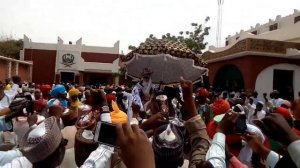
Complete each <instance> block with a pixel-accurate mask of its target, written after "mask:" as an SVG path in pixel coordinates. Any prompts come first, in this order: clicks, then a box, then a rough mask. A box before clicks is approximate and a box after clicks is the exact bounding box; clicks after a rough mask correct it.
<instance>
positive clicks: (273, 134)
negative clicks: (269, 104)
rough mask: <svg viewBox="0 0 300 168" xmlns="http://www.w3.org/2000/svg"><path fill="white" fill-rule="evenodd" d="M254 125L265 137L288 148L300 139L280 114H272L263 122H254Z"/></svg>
mask: <svg viewBox="0 0 300 168" xmlns="http://www.w3.org/2000/svg"><path fill="white" fill-rule="evenodd" d="M253 123H254V124H255V125H257V126H258V127H259V128H260V129H261V130H262V131H263V133H264V134H265V135H267V136H268V137H270V138H272V139H274V140H276V141H278V142H280V143H282V144H284V145H287V146H288V145H289V144H290V143H292V142H294V141H296V140H299V139H300V137H299V136H298V135H296V134H295V133H294V132H293V131H292V129H291V127H290V126H289V124H288V123H287V121H286V120H285V119H284V118H283V117H282V116H281V115H280V114H275V113H271V114H270V115H268V116H266V117H265V118H264V119H262V120H254V121H253Z"/></svg>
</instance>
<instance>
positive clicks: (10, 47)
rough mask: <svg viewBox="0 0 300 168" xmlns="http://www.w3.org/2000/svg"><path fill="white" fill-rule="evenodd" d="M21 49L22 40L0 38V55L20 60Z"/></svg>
mask: <svg viewBox="0 0 300 168" xmlns="http://www.w3.org/2000/svg"><path fill="white" fill-rule="evenodd" d="M22 49H23V40H22V39H19V40H16V39H14V38H12V37H9V38H4V37H3V36H2V37H0V55H1V56H5V57H9V58H14V59H19V58H20V55H19V54H20V50H22Z"/></svg>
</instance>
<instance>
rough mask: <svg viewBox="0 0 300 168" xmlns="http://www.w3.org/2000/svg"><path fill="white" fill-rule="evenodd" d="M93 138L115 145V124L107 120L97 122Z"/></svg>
mask: <svg viewBox="0 0 300 168" xmlns="http://www.w3.org/2000/svg"><path fill="white" fill-rule="evenodd" d="M94 140H95V141H98V142H99V143H102V144H105V145H108V146H113V147H117V132H116V126H115V125H113V124H111V123H107V122H99V123H98V125H97V130H96V134H95V139H94Z"/></svg>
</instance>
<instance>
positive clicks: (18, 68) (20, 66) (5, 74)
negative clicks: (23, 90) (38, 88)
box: [0, 56, 32, 82]
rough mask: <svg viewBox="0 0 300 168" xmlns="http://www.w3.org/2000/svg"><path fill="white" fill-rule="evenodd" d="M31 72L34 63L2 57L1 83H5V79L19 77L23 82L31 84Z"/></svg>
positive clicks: (0, 61)
mask: <svg viewBox="0 0 300 168" xmlns="http://www.w3.org/2000/svg"><path fill="white" fill-rule="evenodd" d="M31 72H32V62H29V61H20V60H16V59H12V58H7V57H4V56H0V81H2V82H4V81H5V79H8V78H11V77H12V76H14V75H18V76H20V77H21V79H22V81H27V82H31V80H32V76H31Z"/></svg>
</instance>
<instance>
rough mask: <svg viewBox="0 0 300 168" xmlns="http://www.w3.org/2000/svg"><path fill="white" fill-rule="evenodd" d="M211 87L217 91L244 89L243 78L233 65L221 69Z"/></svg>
mask: <svg viewBox="0 0 300 168" xmlns="http://www.w3.org/2000/svg"><path fill="white" fill-rule="evenodd" d="M213 86H214V88H215V89H217V90H218V91H223V90H228V91H234V90H241V89H244V87H245V85H244V78H243V75H242V73H241V71H240V70H239V69H238V67H236V66H235V65H232V64H230V65H225V66H223V67H221V68H220V69H219V70H218V71H217V73H216V76H215V79H214V83H213Z"/></svg>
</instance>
